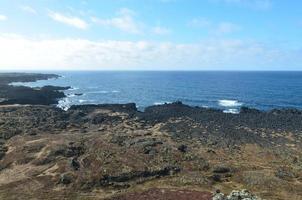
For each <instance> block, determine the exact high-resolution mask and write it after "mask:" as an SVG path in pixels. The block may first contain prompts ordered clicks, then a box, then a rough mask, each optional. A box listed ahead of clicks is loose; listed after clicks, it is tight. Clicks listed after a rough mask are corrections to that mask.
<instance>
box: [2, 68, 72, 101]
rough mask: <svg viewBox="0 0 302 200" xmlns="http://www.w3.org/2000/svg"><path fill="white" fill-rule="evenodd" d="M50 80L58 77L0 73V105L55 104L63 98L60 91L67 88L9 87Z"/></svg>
mask: <svg viewBox="0 0 302 200" xmlns="http://www.w3.org/2000/svg"><path fill="white" fill-rule="evenodd" d="M51 78H59V76H58V75H55V74H34V73H0V105H10V104H21V105H24V104H31V105H54V104H57V103H58V100H59V99H61V98H64V97H65V94H64V92H62V91H63V90H67V89H69V87H57V86H44V87H41V88H37V87H36V88H30V87H25V86H14V85H10V84H11V83H14V82H35V81H38V80H47V79H51Z"/></svg>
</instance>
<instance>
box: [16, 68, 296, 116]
mask: <svg viewBox="0 0 302 200" xmlns="http://www.w3.org/2000/svg"><path fill="white" fill-rule="evenodd" d="M44 73H46V72H44ZM47 73H49V72H47ZM51 73H55V74H58V75H61V76H62V77H61V78H59V79H51V80H42V81H37V82H34V83H14V84H15V85H26V86H30V87H36V86H44V85H56V86H71V87H72V88H71V89H70V90H67V91H65V93H66V95H67V97H66V98H65V99H62V100H60V102H59V105H58V106H59V107H61V108H63V109H68V107H70V106H71V105H78V104H103V103H129V102H134V103H136V105H137V107H138V109H140V110H143V109H144V108H145V107H147V106H150V105H159V104H163V103H170V102H174V101H182V102H183V103H185V104H188V105H192V106H200V107H211V108H219V109H223V110H224V112H227V113H238V111H239V109H240V107H241V106H247V107H252V108H257V109H261V110H270V109H274V108H298V109H302V72H236V71H232V72H222V71H221V72H219V71H215V72H214V71H97V72H95V71H93V72H92V71H73V72H70V71H68V72H67V71H64V72H51ZM77 94H81V95H80V96H78V95H77Z"/></svg>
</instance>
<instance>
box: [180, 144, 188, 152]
mask: <svg viewBox="0 0 302 200" xmlns="http://www.w3.org/2000/svg"><path fill="white" fill-rule="evenodd" d="M177 149H178V150H179V151H180V152H182V153H186V152H187V151H188V146H186V145H184V144H182V145H180V146H179V147H178V148H177Z"/></svg>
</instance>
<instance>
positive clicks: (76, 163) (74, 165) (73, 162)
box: [70, 158, 81, 170]
mask: <svg viewBox="0 0 302 200" xmlns="http://www.w3.org/2000/svg"><path fill="white" fill-rule="evenodd" d="M70 166H71V167H72V168H73V169H74V170H79V169H80V167H81V165H80V162H79V161H78V159H77V158H73V159H72V160H71V163H70Z"/></svg>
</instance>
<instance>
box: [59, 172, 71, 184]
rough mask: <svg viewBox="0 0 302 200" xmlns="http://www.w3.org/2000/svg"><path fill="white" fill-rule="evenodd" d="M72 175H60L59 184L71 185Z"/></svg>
mask: <svg viewBox="0 0 302 200" xmlns="http://www.w3.org/2000/svg"><path fill="white" fill-rule="evenodd" d="M72 180H73V175H72V174H71V173H64V174H61V175H60V180H59V183H60V184H64V185H69V184H70V183H72Z"/></svg>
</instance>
